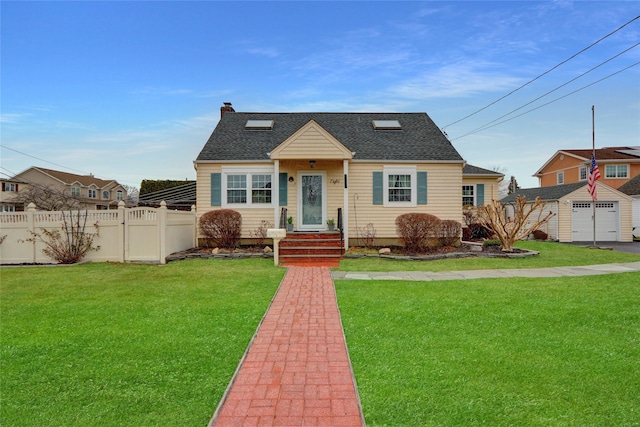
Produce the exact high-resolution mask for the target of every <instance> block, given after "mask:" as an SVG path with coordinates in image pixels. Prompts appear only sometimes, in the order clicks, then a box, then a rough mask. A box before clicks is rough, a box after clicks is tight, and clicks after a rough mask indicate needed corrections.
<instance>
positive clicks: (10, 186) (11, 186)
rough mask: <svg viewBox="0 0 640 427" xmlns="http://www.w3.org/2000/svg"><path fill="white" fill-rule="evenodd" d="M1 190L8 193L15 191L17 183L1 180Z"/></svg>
mask: <svg viewBox="0 0 640 427" xmlns="http://www.w3.org/2000/svg"><path fill="white" fill-rule="evenodd" d="M2 191H7V192H9V193H15V192H16V191H18V184H16V183H14V182H3V183H2Z"/></svg>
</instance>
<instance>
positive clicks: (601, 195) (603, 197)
mask: <svg viewBox="0 0 640 427" xmlns="http://www.w3.org/2000/svg"><path fill="white" fill-rule="evenodd" d="M597 185H598V201H599V202H611V201H613V202H615V201H617V202H618V209H619V212H620V217H619V227H620V228H619V235H618V240H619V241H621V242H631V241H633V234H632V231H633V228H632V210H631V209H632V208H631V206H632V203H631V197H629V196H627V195H625V194H623V193H620V192H619V191H617V190H614V189H613V188H611V187H609V186H607V185H603V184H600V183H598V184H597ZM581 201H584V202H590V201H591V196H590V195H589V192H588V191H587V186H586V185H585V186H584V187H582V188H580V189H578V190H576V191H574V192H573V193H570V194H567V195H566V196H565V197H563V198H562V199H560V203H559V215H558V217H559V218H558V239H559V240H560V241H561V242H571V241H573V228H572V224H571V217H572V203H573V202H581ZM596 221H597V218H596Z"/></svg>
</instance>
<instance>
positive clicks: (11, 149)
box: [0, 144, 89, 175]
mask: <svg viewBox="0 0 640 427" xmlns="http://www.w3.org/2000/svg"><path fill="white" fill-rule="evenodd" d="M0 147H2V148H6V149H7V150H10V151H13V152H15V153H18V154H22V155H23V156H27V157H31V158H32V159H36V160H40V161H41V162H45V163H49V164H52V165H55V166H58V167H61V168H64V169H69V170H72V171H76V172H80V173H81V174H83V175H89V174H88V173H86V172H83V171H79V170H78V169H73V168H69V167H67V166H62V165H60V164H58V163H53V162H50V161H49V160H45V159H41V158H39V157H36V156H32V155H31V154H27V153H23V152H22V151H18V150H15V149H13V148H10V147H7V146H6V145H2V144H0Z"/></svg>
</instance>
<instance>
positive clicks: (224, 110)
mask: <svg viewBox="0 0 640 427" xmlns="http://www.w3.org/2000/svg"><path fill="white" fill-rule="evenodd" d="M235 112H236V110H234V109H233V107H232V106H231V103H230V102H225V103H224V105H223V106H222V107H220V118H222V116H224V114H225V113H235Z"/></svg>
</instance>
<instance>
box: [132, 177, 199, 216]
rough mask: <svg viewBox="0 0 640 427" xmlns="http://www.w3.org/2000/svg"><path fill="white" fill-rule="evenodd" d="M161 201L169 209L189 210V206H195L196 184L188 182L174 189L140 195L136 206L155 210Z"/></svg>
mask: <svg viewBox="0 0 640 427" xmlns="http://www.w3.org/2000/svg"><path fill="white" fill-rule="evenodd" d="M163 201H164V202H165V203H166V204H167V208H169V209H179V210H190V209H191V206H193V205H195V204H196V182H195V181H189V182H187V183H186V184H182V185H177V186H175V187H170V188H165V189H162V190H157V191H153V192H150V193H145V194H141V195H140V196H139V199H138V204H139V205H140V206H153V207H156V208H157V207H159V206H160V203H162V202H163Z"/></svg>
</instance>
